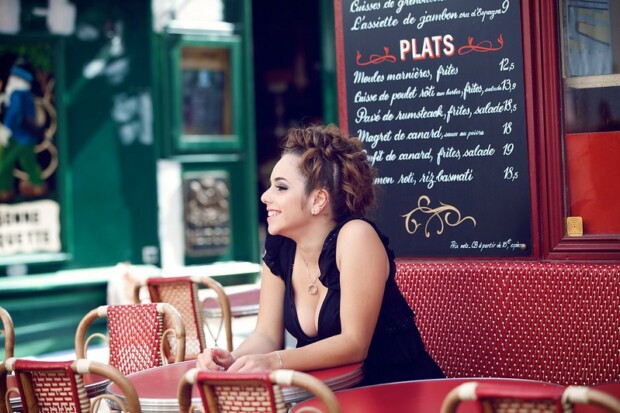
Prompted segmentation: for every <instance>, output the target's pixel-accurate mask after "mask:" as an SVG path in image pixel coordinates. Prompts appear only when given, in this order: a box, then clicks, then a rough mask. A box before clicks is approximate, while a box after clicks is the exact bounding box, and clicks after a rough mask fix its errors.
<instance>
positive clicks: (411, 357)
mask: <svg viewBox="0 0 620 413" xmlns="http://www.w3.org/2000/svg"><path fill="white" fill-rule="evenodd" d="M351 219H363V220H364V221H366V222H368V223H369V224H371V225H372V226H373V228H374V229H375V231H377V234H378V235H379V237H380V238H381V241H382V242H383V245H384V246H385V249H386V252H387V254H388V258H389V260H390V274H389V277H388V280H387V282H386V285H385V293H384V295H383V303H382V304H381V311H380V313H379V319H378V320H377V326H376V328H375V333H374V335H373V338H372V341H371V344H370V349H369V351H368V356H367V358H366V360H365V362H364V381H363V383H362V385H369V384H378V383H388V382H395V381H405V380H421V379H432V378H443V377H445V376H444V374H443V372H442V371H441V369H440V368H439V366H438V365H437V364H436V363H435V361H434V360H433V359H432V358H431V357H430V355H429V354H428V353H427V352H426V349H425V348H424V344H423V343H422V338H421V337H420V333H419V331H418V329H417V327H416V325H415V321H414V314H413V311H412V310H411V308H410V307H409V305H408V304H407V302H406V301H405V299H404V297H403V296H402V294H401V292H400V290H399V289H398V286H397V285H396V281H395V280H394V276H395V274H396V264H395V262H394V253H393V252H392V250H391V249H390V248H388V243H389V241H388V238H387V237H386V236H385V235H383V234H382V233H381V232H380V231H379V230H378V229H377V227H376V226H375V224H374V223H373V222H371V221H368V220H367V219H365V218H350V219H348V220H345V221H343V222H341V223H339V224H338V225H336V227H335V228H334V229H333V230H332V231H331V232H330V233H329V235H328V236H327V238H326V239H325V242H324V244H323V249H322V251H321V255H320V257H319V268H320V270H321V276H320V278H319V281H320V282H321V284H323V285H324V286H326V287H327V296H326V297H325V300H324V301H323V304H322V307H321V309H320V312H319V319H318V333H317V335H316V336H314V337H309V336H307V335H306V334H305V333H304V331H303V330H302V328H301V325H300V324H299V319H298V317H297V309H296V308H295V299H294V292H293V284H292V275H293V263H294V260H295V250H296V248H297V244H295V242H294V241H293V240H291V239H289V238H286V237H283V236H280V235H276V236H272V235H269V234H268V235H267V238H266V240H265V254H264V256H263V261H264V262H265V264H267V266H268V267H269V269H270V270H271V272H273V274H275V275H277V276H279V277H281V278H282V279H283V280H284V284H285V296H284V326H285V328H286V330H287V331H288V332H289V333H290V334H291V335H292V336H293V337H294V338H296V339H297V347H303V346H306V345H308V344H311V343H314V342H316V341H319V340H322V339H324V338H327V337H331V336H334V335H336V334H339V333H340V331H341V327H340V271H339V270H338V267H337V266H336V241H337V239H338V234H339V233H340V229H341V228H342V226H343V225H344V224H346V223H347V222H349V221H350V220H351Z"/></svg>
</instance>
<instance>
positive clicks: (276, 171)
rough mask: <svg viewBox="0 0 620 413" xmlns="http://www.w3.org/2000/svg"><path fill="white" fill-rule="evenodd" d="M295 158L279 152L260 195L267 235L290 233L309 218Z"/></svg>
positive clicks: (289, 234) (296, 158) (302, 181)
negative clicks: (268, 184)
mask: <svg viewBox="0 0 620 413" xmlns="http://www.w3.org/2000/svg"><path fill="white" fill-rule="evenodd" d="M299 162H300V157H299V156H297V155H293V154H286V155H283V156H282V158H280V160H279V161H278V163H276V165H275V166H274V167H273V171H272V172H271V178H270V186H269V188H267V190H266V191H265V192H264V193H263V195H262V196H261V202H263V203H264V204H265V205H266V206H267V225H268V228H267V229H268V231H269V233H270V234H271V235H284V236H289V237H291V235H294V234H295V231H296V230H299V229H302V228H303V227H304V226H305V225H307V224H308V222H309V220H310V217H311V213H310V207H311V205H310V202H311V201H310V198H309V197H308V196H307V195H306V178H305V177H304V176H303V175H301V173H300V171H299Z"/></svg>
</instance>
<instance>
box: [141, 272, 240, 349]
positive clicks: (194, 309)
mask: <svg viewBox="0 0 620 413" xmlns="http://www.w3.org/2000/svg"><path fill="white" fill-rule="evenodd" d="M144 285H145V286H146V287H147V288H148V292H149V296H150V298H151V301H152V302H154V303H159V302H165V303H169V304H172V305H173V306H174V307H175V308H176V309H177V310H178V311H179V313H181V317H182V318H183V322H184V324H185V333H186V336H185V359H186V360H192V359H195V358H196V357H197V356H198V355H199V354H200V353H202V351H203V350H204V349H206V348H207V340H206V337H205V330H206V331H207V332H208V333H209V335H210V337H211V339H212V341H213V343H214V344H215V345H216V346H217V345H218V343H217V342H218V339H219V337H220V335H221V332H222V328H223V329H224V332H225V335H226V348H227V349H228V351H232V349H233V338H232V321H231V309H230V302H229V300H228V296H227V294H226V292H225V291H224V288H223V287H222V285H221V284H220V283H219V282H217V281H216V280H214V279H213V278H210V277H206V276H187V277H151V278H147V279H146V280H145V282H144ZM202 286H204V287H207V288H210V289H211V290H213V291H215V293H216V294H217V297H218V300H217V301H218V303H219V307H220V309H221V312H220V314H219V315H220V316H219V323H217V324H216V326H215V327H216V328H215V329H212V328H211V326H210V325H209V323H208V321H207V320H206V319H205V309H204V303H203V302H202V301H201V300H200V298H199V297H198V290H199V289H200V287H202ZM136 294H139V290H138V289H137V290H136ZM137 298H138V296H136V299H137Z"/></svg>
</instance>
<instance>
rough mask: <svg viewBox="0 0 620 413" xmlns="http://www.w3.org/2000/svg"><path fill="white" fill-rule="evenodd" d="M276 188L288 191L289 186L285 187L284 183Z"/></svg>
mask: <svg viewBox="0 0 620 413" xmlns="http://www.w3.org/2000/svg"><path fill="white" fill-rule="evenodd" d="M276 189H277V190H278V191H286V190H287V189H288V188H287V187H285V186H284V185H276Z"/></svg>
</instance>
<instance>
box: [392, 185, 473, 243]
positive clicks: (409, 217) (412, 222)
mask: <svg viewBox="0 0 620 413" xmlns="http://www.w3.org/2000/svg"><path fill="white" fill-rule="evenodd" d="M430 204H431V199H430V198H429V197H428V196H427V195H422V196H420V198H418V207H417V208H415V209H413V210H411V211H409V212H408V213H406V214H405V215H401V217H403V218H405V230H406V231H407V232H408V233H409V234H415V233H416V231H417V230H418V228H420V227H421V226H422V224H421V223H420V222H418V220H417V219H416V218H414V217H413V215H414V214H415V213H416V212H420V213H422V214H425V215H427V218H426V224H424V236H425V237H426V238H430V236H431V233H430V231H429V227H430V224H431V222H432V221H437V222H438V224H439V228H438V229H437V231H436V233H437V235H441V234H443V231H444V229H445V227H446V225H447V226H450V227H456V226H458V225H461V224H462V223H463V222H465V221H471V222H472V223H473V224H474V227H475V226H476V219H475V218H474V217H472V216H466V217H461V211H459V210H458V209H457V208H456V207H454V206H453V205H448V204H444V203H443V202H440V203H439V204H440V205H441V206H439V207H437V208H431V207H430ZM453 218H455V219H453Z"/></svg>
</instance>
